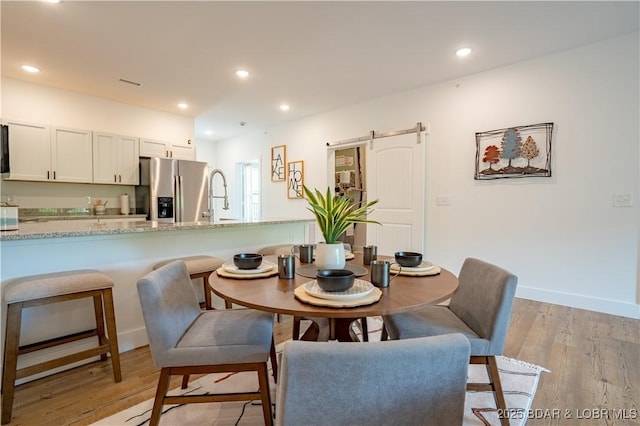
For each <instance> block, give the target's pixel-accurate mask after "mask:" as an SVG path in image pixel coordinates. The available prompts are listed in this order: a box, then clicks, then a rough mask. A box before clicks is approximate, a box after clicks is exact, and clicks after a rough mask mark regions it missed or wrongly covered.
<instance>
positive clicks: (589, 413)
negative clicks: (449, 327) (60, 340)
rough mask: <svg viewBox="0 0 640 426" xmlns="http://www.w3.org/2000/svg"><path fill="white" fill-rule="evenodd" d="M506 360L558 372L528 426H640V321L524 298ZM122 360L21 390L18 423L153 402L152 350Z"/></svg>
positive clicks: (79, 417) (89, 416) (82, 421)
mask: <svg viewBox="0 0 640 426" xmlns="http://www.w3.org/2000/svg"><path fill="white" fill-rule="evenodd" d="M291 324H292V322H291V317H284V318H283V321H282V322H281V323H279V324H278V325H277V326H276V341H277V342H281V341H284V340H286V339H289V338H290V337H291ZM504 354H505V355H506V356H509V357H513V358H517V359H520V360H523V361H528V362H531V363H534V364H538V365H541V366H543V367H545V368H547V369H549V370H551V372H550V373H543V375H542V377H541V380H540V385H539V387H538V392H537V394H536V397H535V399H534V402H533V407H532V409H533V411H532V413H531V415H532V418H530V419H529V420H528V422H527V424H529V425H571V424H579V425H580V426H587V425H640V406H639V405H640V321H638V320H633V319H629V318H624V317H618V316H612V315H605V314H600V313H595V312H591V311H585V310H580V309H573V308H568V307H564V306H558V305H551V304H547V303H540V302H534V301H529V300H523V299H516V303H515V305H514V310H513V314H512V318H511V325H510V328H509V335H508V338H507V343H506V347H505V352H504ZM121 362H122V382H121V383H114V382H113V375H112V370H111V367H110V363H100V362H97V363H92V364H88V365H85V366H82V367H78V368H75V369H73V370H70V371H67V372H63V373H59V374H56V375H54V376H50V377H47V378H44V379H40V380H36V381H33V382H30V383H27V384H24V385H21V386H19V387H18V388H17V390H16V399H15V402H14V408H13V421H12V423H10V424H11V425H86V424H90V423H92V422H95V421H97V420H99V419H101V418H104V417H107V416H109V415H111V414H114V413H116V412H118V411H121V410H123V409H125V408H127V407H130V406H133V405H135V404H138V403H139V402H142V401H144V400H146V399H150V398H152V397H153V395H154V393H155V387H156V384H157V380H158V371H157V370H156V369H155V368H154V366H153V362H152V360H151V355H150V352H149V349H148V347H144V348H138V349H135V350H133V351H130V352H126V353H123V354H121ZM179 385H180V383H179V381H178V379H176V380H175V382H173V383H172V387H177V386H179ZM556 410H557V411H556ZM601 410H605V411H601ZM616 410H626V411H616ZM633 410H635V411H633ZM634 413H635V419H632V418H629V417H634ZM605 415H606V418H604V417H605ZM616 415H618V416H623V417H624V416H626V417H627V418H626V419H621V420H618V419H614V418H613V417H615V416H616ZM569 416H571V418H569ZM536 417H538V418H536ZM594 417H599V418H594Z"/></svg>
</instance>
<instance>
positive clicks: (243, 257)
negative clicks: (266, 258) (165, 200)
mask: <svg viewBox="0 0 640 426" xmlns="http://www.w3.org/2000/svg"><path fill="white" fill-rule="evenodd" d="M261 263H262V255H261V254H258V253H239V254H236V255H234V256H233V264H234V265H236V266H237V267H238V269H256V268H257V267H258V266H260V264H261Z"/></svg>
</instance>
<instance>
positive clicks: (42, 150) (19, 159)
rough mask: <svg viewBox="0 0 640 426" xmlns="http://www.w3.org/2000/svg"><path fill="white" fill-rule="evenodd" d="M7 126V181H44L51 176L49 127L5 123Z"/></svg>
mask: <svg viewBox="0 0 640 426" xmlns="http://www.w3.org/2000/svg"><path fill="white" fill-rule="evenodd" d="M5 124H7V125H8V126H9V155H10V156H9V162H10V167H11V173H10V174H9V178H8V179H16V180H37V181H46V180H49V177H52V174H51V131H50V128H49V126H45V125H42V124H34V123H22V122H17V121H6V122H5Z"/></svg>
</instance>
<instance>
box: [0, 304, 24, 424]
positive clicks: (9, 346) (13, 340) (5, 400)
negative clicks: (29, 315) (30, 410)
mask: <svg viewBox="0 0 640 426" xmlns="http://www.w3.org/2000/svg"><path fill="white" fill-rule="evenodd" d="M21 322H22V303H12V304H10V305H9V307H8V312H7V332H6V336H5V342H4V363H3V370H2V424H3V425H4V424H7V423H9V422H11V412H12V410H13V395H14V391H15V386H16V369H17V368H18V347H19V346H20V326H21Z"/></svg>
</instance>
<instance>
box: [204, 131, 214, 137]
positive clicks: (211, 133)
mask: <svg viewBox="0 0 640 426" xmlns="http://www.w3.org/2000/svg"><path fill="white" fill-rule="evenodd" d="M204 134H205V135H207V136H212V135H213V132H212V131H211V130H205V132H204Z"/></svg>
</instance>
